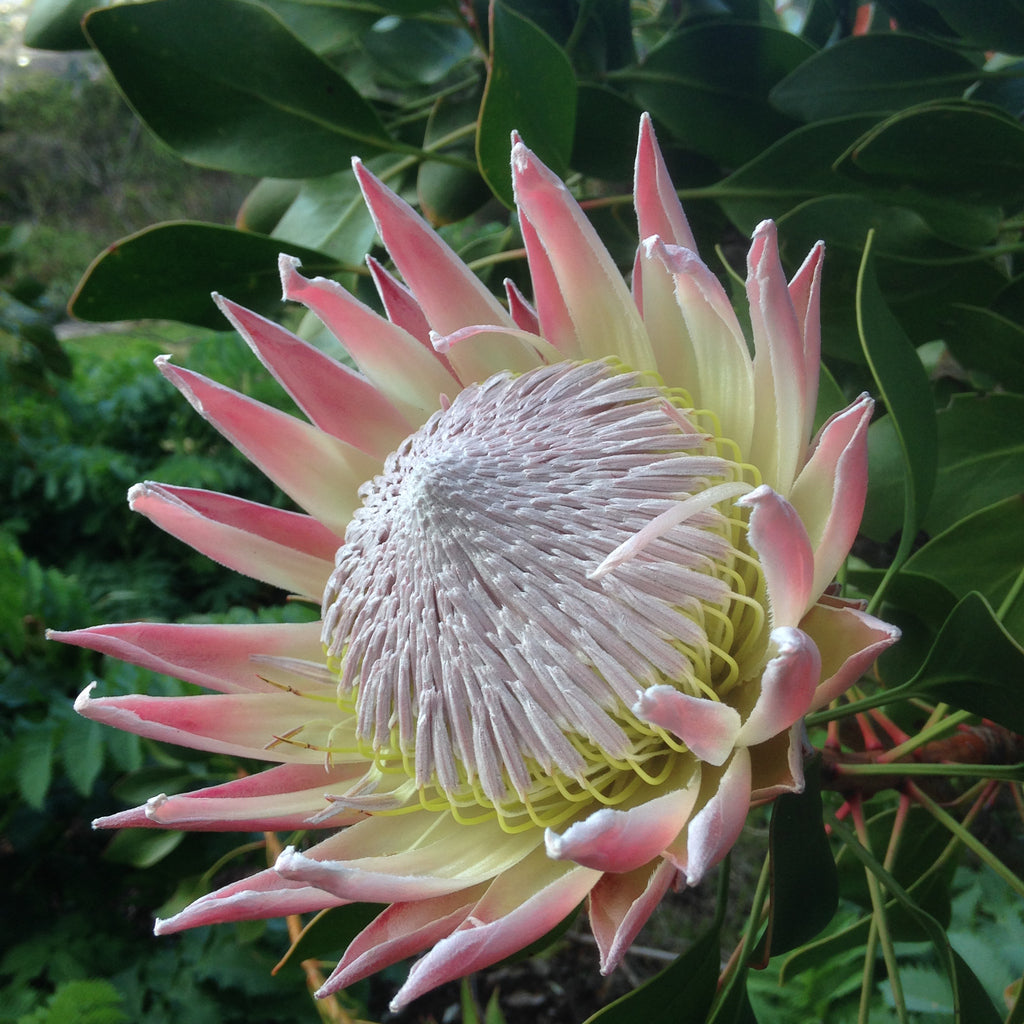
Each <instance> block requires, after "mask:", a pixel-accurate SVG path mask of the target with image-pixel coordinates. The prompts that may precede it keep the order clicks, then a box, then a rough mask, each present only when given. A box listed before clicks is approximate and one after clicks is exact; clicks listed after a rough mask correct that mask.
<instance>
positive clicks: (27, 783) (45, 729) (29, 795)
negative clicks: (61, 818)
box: [15, 720, 57, 811]
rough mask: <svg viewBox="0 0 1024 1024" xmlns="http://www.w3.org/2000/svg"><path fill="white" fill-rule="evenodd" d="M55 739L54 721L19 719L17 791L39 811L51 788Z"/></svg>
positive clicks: (16, 755)
mask: <svg viewBox="0 0 1024 1024" xmlns="http://www.w3.org/2000/svg"><path fill="white" fill-rule="evenodd" d="M56 740H57V727H56V724H55V723H54V722H39V723H36V722H26V721H24V720H19V724H18V728H17V739H16V740H15V748H16V751H17V752H16V754H15V759H16V764H17V769H16V773H17V778H18V792H19V793H20V794H21V798H22V799H23V800H24V801H25V803H27V804H28V805H29V807H33V808H35V809H36V810H37V811H38V810H41V809H42V807H43V804H44V803H45V802H46V794H47V793H48V792H49V790H50V780H51V779H52V778H53V751H54V747H55V746H56Z"/></svg>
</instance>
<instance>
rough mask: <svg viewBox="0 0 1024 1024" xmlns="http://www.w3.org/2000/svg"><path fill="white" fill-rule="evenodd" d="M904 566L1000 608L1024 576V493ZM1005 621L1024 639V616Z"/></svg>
mask: <svg viewBox="0 0 1024 1024" xmlns="http://www.w3.org/2000/svg"><path fill="white" fill-rule="evenodd" d="M1008 397H1009V396H1008ZM1014 397H1016V396H1014ZM1017 447H1019V442H1018V445H1017ZM1017 454H1018V458H1019V454H1020V453H1019V452H1018V453H1017ZM904 568H905V569H906V571H907V572H910V573H916V574H917V575H919V576H927V577H929V578H930V579H933V580H936V581H938V582H939V583H941V584H942V585H943V586H945V587H946V588H947V589H948V590H949V591H950V593H952V594H954V595H955V596H956V597H958V598H959V597H964V596H965V595H966V594H968V593H969V592H971V591H975V590H976V591H978V592H979V593H980V594H981V595H982V596H983V597H984V598H985V599H986V600H987V601H988V602H989V604H991V605H992V606H993V607H994V608H998V607H1000V605H1002V603H1003V602H1004V601H1006V600H1007V599H1008V598H1012V594H1011V592H1012V591H1015V590H1016V589H1019V588H1020V579H1021V577H1022V575H1024V497H1022V496H1021V495H1020V494H1018V493H1015V494H1014V495H1013V496H1012V497H1009V498H1005V499H1003V500H1002V501H999V502H997V503H996V504H994V505H989V506H988V507H986V508H982V509H979V510H978V511H977V512H973V513H971V514H970V515H969V516H966V517H965V518H963V519H961V520H959V521H958V522H957V523H955V524H954V525H953V526H951V527H950V528H949V529H948V530H946V531H945V532H944V533H940V534H939V535H938V536H937V537H933V538H932V539H931V540H930V541H929V542H928V543H927V544H925V546H924V547H923V548H921V549H920V550H918V551H916V552H915V553H914V554H913V555H912V556H911V557H910V558H909V559H908V560H907V562H906V564H905V566H904ZM1004 625H1005V626H1006V628H1007V629H1008V630H1009V631H1010V632H1011V634H1012V635H1014V636H1016V637H1017V638H1018V639H1019V640H1021V641H1024V620H1019V619H1016V618H1015V619H1014V620H1013V621H1010V620H1009V619H1007V620H1005V621H1004Z"/></svg>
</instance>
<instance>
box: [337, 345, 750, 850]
mask: <svg viewBox="0 0 1024 1024" xmlns="http://www.w3.org/2000/svg"><path fill="white" fill-rule="evenodd" d="M688 404H689V403H688V399H687V398H686V396H685V395H683V394H681V393H678V392H670V391H669V390H667V389H666V388H664V387H662V386H661V385H660V384H659V383H658V382H657V380H655V379H653V378H652V377H651V376H650V375H642V374H639V373H635V372H632V371H627V370H623V369H622V368H621V367H620V366H617V365H614V364H611V363H609V362H589V363H561V364H557V365H553V366H547V367H542V368H540V369H537V370H533V371H530V372H528V373H524V374H522V375H520V376H513V375H511V374H508V373H502V374H498V375H496V376H494V377H492V378H491V379H489V380H488V381H486V382H485V383H483V384H481V385H479V386H472V387H468V388H466V389H465V390H464V391H462V392H461V393H460V394H459V395H458V396H457V397H456V398H455V400H454V401H453V402H452V403H451V404H450V406H448V407H447V408H446V409H443V410H441V411H440V412H437V413H435V414H434V415H433V416H432V417H431V418H430V419H429V420H428V421H427V422H426V423H425V424H424V425H423V427H421V428H420V429H419V430H418V431H416V433H415V434H413V435H411V436H410V437H409V438H407V439H406V441H405V442H404V443H403V444H402V446H401V447H400V448H399V449H398V450H397V451H396V452H394V453H393V454H392V455H390V456H389V457H388V459H387V460H386V461H385V464H384V469H383V472H382V473H381V474H380V475H379V476H378V477H376V478H375V479H374V480H373V481H371V482H370V483H368V484H366V485H364V488H363V491H362V498H363V505H362V507H361V508H360V509H359V510H358V511H357V512H356V514H355V515H354V517H353V519H352V521H351V523H350V524H349V527H348V530H347V532H346V534H345V543H344V545H343V546H342V547H341V548H340V549H339V550H338V553H337V557H336V559H335V569H334V572H333V573H332V575H331V578H330V580H329V582H328V584H327V589H326V593H325V595H324V609H323V618H324V625H323V642H324V645H325V649H326V652H327V657H328V663H329V665H330V667H331V669H332V671H334V672H335V673H336V674H337V676H338V679H339V683H338V696H339V702H340V703H341V706H342V707H343V708H345V709H351V710H353V711H354V716H355V734H356V737H357V739H358V742H359V743H360V744H361V747H362V748H363V749H365V752H366V754H367V756H369V757H372V758H373V759H374V761H375V762H376V764H377V766H378V768H379V769H380V771H381V772H382V774H384V775H387V774H389V773H392V774H393V773H397V775H398V778H399V779H401V780H402V781H403V782H404V783H406V788H407V789H408V790H411V789H412V788H415V790H416V792H417V793H418V795H419V799H420V801H421V802H422V803H423V804H425V805H426V806H430V807H437V808H442V807H450V808H451V809H452V810H453V811H454V812H455V813H456V816H457V817H459V818H460V819H461V820H474V819H475V818H479V817H480V816H481V815H484V816H493V814H494V813H497V814H498V815H499V819H500V820H501V821H502V823H503V825H504V826H506V827H508V828H510V829H511V830H515V829H517V828H518V827H530V825H531V824H536V825H551V824H555V823H557V822H559V821H562V820H565V819H566V818H567V817H569V816H571V815H572V814H574V813H575V812H576V810H577V809H578V807H579V805H580V804H581V803H583V802H589V801H591V800H594V799H597V800H600V801H602V802H604V803H609V804H613V803H618V802H621V801H622V800H624V799H626V798H627V797H628V796H629V795H630V794H631V793H632V792H634V791H635V789H636V788H637V787H638V786H641V785H645V784H646V785H654V784H657V783H658V782H659V781H661V780H663V779H664V778H665V777H666V776H667V775H668V773H669V771H671V769H672V765H673V763H674V761H673V758H675V757H677V756H679V755H683V754H686V753H687V752H686V748H685V746H684V745H683V744H682V743H680V742H679V741H678V740H677V739H676V738H674V737H671V736H668V735H666V734H665V733H664V732H663V731H661V730H659V729H657V728H655V727H653V726H651V725H649V724H646V723H643V722H641V721H640V720H638V719H637V717H636V716H635V715H634V714H633V712H632V711H631V710H630V709H631V707H632V706H633V704H635V702H636V699H637V695H638V692H639V691H641V690H643V689H645V688H646V687H648V686H652V685H657V684H664V683H670V684H672V685H674V686H676V687H677V688H679V689H680V690H682V691H684V692H686V693H689V694H691V695H692V696H699V697H705V698H707V699H711V700H720V699H722V698H723V697H725V696H726V695H727V694H728V693H729V691H730V690H731V689H732V688H733V687H735V686H736V685H737V684H738V683H740V682H742V680H743V679H744V678H746V676H747V673H746V672H745V671H744V669H745V667H746V666H745V663H746V662H749V661H750V660H751V659H752V658H753V659H756V658H758V657H760V653H761V651H762V650H763V636H762V634H763V632H764V620H765V616H764V610H763V600H764V598H763V580H762V577H761V574H760V569H759V567H758V565H757V562H756V559H755V558H754V557H753V555H752V554H751V552H750V549H749V547H748V546H747V543H746V526H745V522H744V518H743V516H742V515H741V514H740V512H739V510H738V509H736V508H735V507H734V505H733V501H734V499H735V498H736V497H737V496H738V495H739V494H742V493H743V492H745V491H746V490H749V489H750V487H751V486H752V485H753V484H754V483H756V482H757V480H756V473H755V471H753V470H752V469H751V467H749V466H744V465H742V464H739V463H737V462H735V461H733V460H732V459H731V458H729V457H728V456H729V455H732V454H733V453H732V452H731V451H730V443H729V442H728V441H724V440H722V439H719V438H717V437H715V436H714V431H713V430H712V431H711V432H710V433H709V432H708V431H706V430H704V429H702V427H703V426H704V425H705V423H706V420H707V419H708V417H707V414H701V413H696V412H694V411H693V410H691V409H688V408H687V406H688Z"/></svg>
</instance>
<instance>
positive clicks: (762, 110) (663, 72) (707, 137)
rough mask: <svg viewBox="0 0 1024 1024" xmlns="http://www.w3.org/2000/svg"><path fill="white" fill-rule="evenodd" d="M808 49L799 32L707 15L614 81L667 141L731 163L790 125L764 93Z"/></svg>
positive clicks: (750, 155) (807, 53)
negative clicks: (661, 127)
mask: <svg viewBox="0 0 1024 1024" xmlns="http://www.w3.org/2000/svg"><path fill="white" fill-rule="evenodd" d="M812 53H814V49H813V47H812V46H810V44H808V43H806V42H805V41H804V40H802V39H800V37H799V36H794V35H791V34H790V33H788V32H784V31H782V30H781V29H778V28H774V27H772V26H769V25H757V24H749V25H748V24H741V23H736V22H718V21H711V22H707V23H702V24H699V25H696V26H694V27H692V28H684V29H682V30H681V31H680V32H677V33H675V34H674V35H670V36H668V37H667V38H666V39H665V41H664V42H663V43H662V44H661V45H659V46H657V47H656V48H655V49H654V50H652V51H651V53H649V54H648V55H647V57H646V58H645V59H644V60H643V62H642V63H641V64H640V65H639V67H637V68H630V69H627V70H624V71H623V72H621V73H618V74H616V75H615V76H614V80H615V81H616V82H622V83H623V84H625V85H626V86H627V87H628V88H629V89H630V91H631V92H632V94H633V96H634V98H635V100H636V102H637V104H638V105H639V106H641V107H642V108H643V109H645V110H648V111H650V114H651V116H652V117H653V118H654V119H655V120H656V121H658V122H659V123H660V124H663V125H664V126H665V127H666V128H667V129H668V131H669V132H670V133H671V134H672V135H673V136H674V141H676V142H678V143H679V144H680V145H682V146H683V147H685V148H686V149H689V150H693V151H694V152H697V153H701V154H702V155H704V156H707V157H711V158H712V159H714V160H717V161H718V162H719V163H722V164H725V165H727V166H733V167H735V166H738V165H739V164H742V163H745V162H747V161H748V160H751V159H753V158H754V157H755V156H756V155H757V154H758V153H760V152H761V151H762V150H763V149H765V147H767V146H769V145H771V144H772V143H773V142H775V141H776V140H777V139H779V138H781V137H782V136H783V135H785V134H786V133H787V132H788V131H790V130H791V129H793V128H795V127H796V123H795V121H794V120H793V119H792V118H790V117H787V116H786V115H785V114H782V113H780V112H779V111H777V110H776V109H775V108H774V107H772V106H771V104H770V103H769V102H768V94H769V92H770V91H771V89H772V88H773V87H774V86H775V85H776V84H777V83H778V82H780V81H781V80H782V79H783V78H784V77H785V76H786V75H788V74H789V73H790V72H791V71H793V70H794V69H795V68H796V67H797V66H798V65H799V64H801V63H802V62H803V61H804V60H806V59H807V58H808V57H809V56H810V55H811V54H812Z"/></svg>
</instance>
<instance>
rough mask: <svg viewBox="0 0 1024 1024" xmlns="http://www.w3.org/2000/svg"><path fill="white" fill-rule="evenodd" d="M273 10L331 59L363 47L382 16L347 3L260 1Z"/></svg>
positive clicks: (296, 33) (310, 46)
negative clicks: (335, 55) (366, 35)
mask: <svg viewBox="0 0 1024 1024" xmlns="http://www.w3.org/2000/svg"><path fill="white" fill-rule="evenodd" d="M259 2H260V3H261V4H262V5H263V6H264V7H267V8H269V9H270V10H272V11H273V12H274V13H275V14H276V15H277V16H278V17H279V18H280V19H281V20H282V21H283V22H284V23H285V24H286V25H287V26H288V28H290V29H291V30H292V32H294V33H295V35H297V36H298V37H299V38H300V39H301V40H302V41H303V42H304V43H305V44H306V46H308V47H309V48H310V49H311V50H313V51H315V52H316V53H319V54H321V55H322V56H330V55H331V54H335V53H338V52H339V51H344V50H347V49H351V48H353V47H355V46H358V45H360V44H361V41H362V37H363V35H364V33H365V32H366V31H367V30H368V29H369V28H370V26H371V25H373V23H374V22H375V21H377V20H378V18H379V15H378V13H377V12H375V11H373V10H369V9H368V10H361V9H359V8H358V7H355V8H354V9H353V7H350V6H349V5H347V4H334V3H331V4H322V3H309V0H259Z"/></svg>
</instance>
